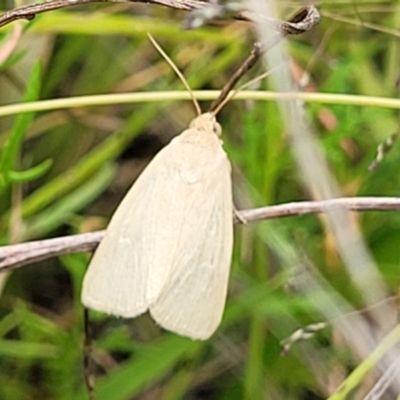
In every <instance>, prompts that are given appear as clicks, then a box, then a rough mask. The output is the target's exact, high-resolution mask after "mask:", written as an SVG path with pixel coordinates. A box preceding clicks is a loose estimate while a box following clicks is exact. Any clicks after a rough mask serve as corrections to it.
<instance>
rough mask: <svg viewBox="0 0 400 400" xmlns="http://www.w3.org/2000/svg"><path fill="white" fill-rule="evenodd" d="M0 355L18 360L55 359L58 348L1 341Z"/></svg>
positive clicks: (41, 344)
mask: <svg viewBox="0 0 400 400" xmlns="http://www.w3.org/2000/svg"><path fill="white" fill-rule="evenodd" d="M0 355H1V356H7V357H17V358H49V357H51V358H53V357H55V356H56V347H55V346H52V345H49V344H44V343H27V342H21V341H17V340H0Z"/></svg>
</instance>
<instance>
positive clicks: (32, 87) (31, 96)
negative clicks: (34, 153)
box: [0, 62, 41, 184]
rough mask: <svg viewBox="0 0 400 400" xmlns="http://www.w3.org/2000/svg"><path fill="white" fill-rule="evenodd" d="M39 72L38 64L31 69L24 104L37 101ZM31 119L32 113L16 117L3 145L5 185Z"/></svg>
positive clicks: (0, 162) (1, 168) (1, 162)
mask: <svg viewBox="0 0 400 400" xmlns="http://www.w3.org/2000/svg"><path fill="white" fill-rule="evenodd" d="M40 70H41V69H40V63H39V62H38V63H37V64H36V65H35V67H34V68H33V71H32V74H31V76H30V78H29V80H28V83H27V89H26V92H25V96H24V102H31V101H35V100H37V99H38V96H39V90H40ZM33 117H34V113H26V114H20V115H18V116H17V118H16V120H15V123H14V126H13V128H12V130H11V133H10V137H9V138H8V140H7V141H6V143H5V145H4V149H3V151H2V154H1V157H0V175H1V176H2V178H3V180H4V183H5V184H8V183H9V181H10V178H9V172H10V171H11V170H12V169H13V168H15V161H16V158H17V155H18V151H19V149H20V147H21V144H22V142H23V139H24V136H25V132H26V131H27V129H28V127H29V125H30V123H31V122H32V120H33Z"/></svg>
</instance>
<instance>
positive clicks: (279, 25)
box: [209, 6, 321, 112]
mask: <svg viewBox="0 0 400 400" xmlns="http://www.w3.org/2000/svg"><path fill="white" fill-rule="evenodd" d="M247 14H248V18H253V20H254V21H255V20H256V17H255V16H254V17H251V15H252V14H250V13H247ZM258 18H259V19H260V18H261V20H262V23H264V22H265V21H266V19H265V18H266V17H264V16H261V17H258ZM268 20H271V22H273V24H274V27H275V29H276V30H278V31H279V33H278V34H276V35H275V36H274V37H272V38H271V39H270V40H269V42H268V43H264V44H261V43H255V44H254V47H253V50H252V52H251V53H250V55H249V56H248V57H247V59H246V60H245V61H244V62H243V63H242V65H241V66H240V67H239V68H238V69H237V71H236V72H235V73H234V74H233V75H232V77H231V78H230V79H229V81H228V82H227V83H226V84H225V86H224V87H223V88H222V90H221V93H220V95H219V96H218V98H217V99H215V100H214V101H213V103H212V104H211V106H210V110H209V111H210V112H214V111H216V110H217V109H219V107H220V105H221V104H222V103H223V102H224V100H225V99H226V98H227V96H228V95H229V93H230V91H231V90H233V88H234V87H235V86H236V84H237V82H238V81H239V79H240V78H241V77H242V76H243V75H245V74H246V72H247V71H249V70H250V69H251V68H253V67H254V65H256V64H257V62H258V61H259V60H260V58H262V56H263V55H264V54H265V53H266V52H267V51H268V50H270V49H271V48H272V47H274V46H275V45H276V44H278V43H279V42H280V40H281V39H282V38H284V37H285V36H287V35H299V34H301V33H304V32H308V31H309V30H311V29H312V28H313V27H314V26H315V25H317V24H319V22H320V20H321V16H320V14H319V12H318V10H317V9H316V8H315V7H314V6H309V7H305V8H303V9H301V10H300V11H298V12H297V13H296V14H295V15H294V16H293V17H292V18H291V19H290V20H289V21H287V22H286V21H280V20H276V19H274V18H269V19H268Z"/></svg>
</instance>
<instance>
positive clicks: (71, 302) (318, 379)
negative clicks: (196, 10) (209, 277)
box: [0, 0, 400, 400]
mask: <svg viewBox="0 0 400 400" xmlns="http://www.w3.org/2000/svg"><path fill="white" fill-rule="evenodd" d="M278 3H279V7H280V8H279V15H280V16H281V17H282V18H286V17H288V16H290V15H291V14H292V13H293V12H294V11H296V10H297V9H298V8H299V7H300V6H302V2H300V1H297V2H278ZM283 3H285V4H283ZM0 6H1V7H2V8H3V10H6V9H10V8H12V7H14V6H17V5H14V4H11V2H7V3H6V4H4V3H0ZM318 9H319V10H320V12H321V15H322V20H321V23H320V25H318V26H317V27H316V28H314V29H313V30H312V31H310V32H308V33H306V34H304V35H300V36H296V37H290V39H289V41H288V45H289V50H290V54H291V56H292V60H291V71H292V74H293V76H294V78H295V80H297V82H298V83H300V77H301V76H303V73H306V74H309V77H310V82H309V84H308V85H307V86H306V89H305V90H307V91H310V92H316V93H319V94H320V95H319V96H317V97H316V98H315V99H314V101H309V102H306V110H307V113H308V115H309V117H310V119H311V120H312V121H313V123H314V128H315V129H314V130H315V134H316V136H317V138H318V143H319V145H320V146H321V148H322V150H323V154H324V155H325V158H326V161H327V163H328V164H329V167H330V170H331V172H332V174H333V175H334V177H335V178H336V180H337V182H338V186H339V188H340V191H341V194H342V195H344V196H397V195H398V193H399V187H400V174H399V173H398V160H399V157H400V150H399V149H400V147H399V146H398V145H396V144H395V145H394V146H393V148H392V149H391V151H390V153H389V154H387V156H386V157H385V159H384V160H383V161H382V162H381V164H380V165H379V167H378V168H377V169H376V170H375V171H369V170H368V166H369V165H370V164H371V163H372V161H373V159H374V157H375V151H376V148H377V146H378V144H379V143H381V142H382V141H383V140H385V139H386V138H387V137H389V136H390V135H391V134H393V133H395V132H397V130H398V110H397V109H396V107H397V108H400V102H398V103H395V104H394V105H393V103H392V105H391V107H390V108H389V107H384V106H382V105H378V104H377V103H374V99H373V98H371V99H370V102H369V103H368V104H367V103H366V102H364V103H363V105H362V106H360V105H357V104H354V103H355V102H354V101H353V100H352V98H351V97H350V96H348V95H359V96H379V97H385V98H388V99H390V98H397V97H398V84H397V83H396V82H397V81H398V79H399V61H400V44H399V40H398V36H399V32H398V31H397V30H396V28H397V27H398V26H399V25H400V4H399V2H397V1H395V0H369V1H368V0H357V1H351V0H336V1H326V0H321V1H320V2H319V5H318ZM184 18H185V13H184V12H178V11H174V10H170V9H164V8H162V7H157V6H154V5H153V6H152V5H147V4H144V3H143V4H123V3H121V4H118V3H114V4H112V3H111V4H100V5H87V6H84V7H76V8H69V9H64V10H62V11H54V12H49V13H45V14H42V15H38V16H37V17H36V18H35V19H34V20H33V21H31V22H21V21H17V22H14V23H12V24H9V25H7V26H6V27H4V28H1V30H0V60H1V62H2V63H1V65H0V88H1V90H0V104H1V106H0V115H1V119H0V147H1V155H0V178H1V179H0V184H1V186H0V241H1V242H0V244H2V245H7V244H11V243H19V242H23V241H28V240H35V239H44V238H50V237H59V236H63V235H72V234H76V233H80V232H88V231H94V230H98V229H103V228H105V227H106V226H107V222H108V220H109V218H110V216H111V215H112V213H113V211H114V210H115V208H116V207H117V205H118V203H119V201H120V200H121V199H122V197H123V195H124V194H125V193H126V191H127V190H128V188H129V187H130V186H131V185H132V183H133V182H134V180H135V179H136V177H137V176H138V175H139V174H140V172H141V171H142V170H143V168H144V167H145V165H146V164H147V163H148V162H149V160H150V159H151V157H152V156H153V155H154V154H155V153H156V152H157V151H158V150H159V149H160V148H161V146H163V145H165V144H166V143H168V141H169V140H170V139H171V138H172V137H173V136H174V135H176V134H178V133H179V132H181V131H182V130H183V129H184V128H185V127H187V126H188V123H189V122H190V120H191V119H192V118H193V117H194V116H195V113H194V109H193V106H192V104H191V102H190V101H189V100H187V98H188V96H187V94H186V93H184V92H183V89H182V84H181V83H180V82H179V80H178V78H177V77H176V75H175V73H174V72H173V71H172V70H171V68H170V67H169V66H168V64H167V63H166V62H165V60H163V59H162V58H161V57H160V55H159V54H158V53H157V52H156V51H155V49H154V47H153V46H152V45H151V43H150V42H149V40H148V38H147V36H146V33H147V32H150V33H151V34H152V35H153V36H154V37H155V39H156V40H157V41H158V42H159V43H160V44H161V45H162V47H163V48H164V49H165V51H166V52H167V53H168V54H169V56H170V57H171V58H172V59H173V60H174V62H175V63H176V64H177V65H178V67H179V68H180V69H181V70H182V71H183V73H184V75H185V77H186V79H187V80H188V81H189V84H190V86H191V87H192V88H193V89H195V90H208V89H213V90H216V89H220V88H222V87H223V85H224V84H225V83H226V81H227V80H228V79H229V77H230V76H231V75H232V73H233V72H234V71H235V69H236V68H237V67H238V66H239V65H240V63H241V62H242V61H243V60H244V59H245V58H246V57H247V56H248V54H249V53H250V51H251V48H252V45H253V42H254V41H255V40H256V39H255V31H254V29H253V27H252V25H251V24H249V23H246V22H240V21H232V20H229V21H223V22H222V21H219V22H218V23H216V24H211V25H207V26H202V27H200V28H199V29H195V30H187V31H182V30H181V23H182V20H183V19H184ZM14 42H15V43H16V44H17V45H16V46H15V48H14V49H13V51H12V52H10V54H7V53H6V51H7V50H6V48H7V46H9V45H10V43H14ZM4 55H6V56H4ZM264 71H265V68H264V67H263V66H262V65H261V64H260V65H259V66H257V68H255V70H254V71H252V73H251V74H249V75H248V76H246V78H245V79H243V81H246V79H250V77H251V76H256V75H258V74H260V73H262V72H264ZM258 85H259V88H260V89H266V90H271V88H272V86H271V83H270V82H269V81H268V79H267V80H264V81H263V82H261V83H258ZM173 91H182V92H179V93H178V96H181V99H183V98H185V99H186V100H180V101H178V100H171V99H170V98H171V92H173ZM121 93H135V94H137V96H138V97H137V98H136V100H135V102H126V101H124V102H123V101H120V99H121V98H120V97H119V96H120V94H121ZM149 93H153V96H152V98H150V99H149V98H147V97H146V95H148V94H149ZM182 93H183V94H182ZM325 93H334V94H338V95H341V96H340V97H339V96H338V97H337V98H336V101H335V103H336V104H330V101H329V98H328V96H326V97H324V94H325ZM98 94H108V95H109V96H107V97H104V98H102V99H101V102H97V103H96V104H95V105H93V103H92V104H91V103H90V98H89V100H88V103H87V104H86V105H81V104H82V103H80V101H81V99H82V98H81V96H91V95H98ZM141 96H142V98H141ZM207 96H208V100H211V97H212V96H209V95H208V94H207V93H205V97H207ZM48 99H59V100H60V102H59V103H58V105H57V106H56V107H55V108H52V109H47V110H46V111H37V112H28V113H27V112H24V111H26V107H27V103H26V102H32V101H39V104H42V105H43V106H44V105H45V101H46V100H48ZM331 103H332V102H331ZM10 104H14V105H15V106H14V109H10V108H7V106H8V105H10ZM208 105H209V102H208V101H204V102H202V107H203V110H207V106H208ZM218 119H219V121H220V123H221V125H222V127H223V140H224V148H225V149H226V151H227V153H228V154H229V157H230V159H231V162H232V165H233V182H234V197H235V199H236V205H237V207H238V208H239V209H242V208H253V207H259V206H264V205H272V204H280V203H286V202H292V201H300V200H308V199H312V198H313V197H312V194H311V191H310V186H306V185H305V184H304V181H303V176H302V174H301V173H300V171H301V169H300V168H299V167H298V164H297V163H296V160H295V157H294V156H293V154H294V153H293V151H292V150H293V146H292V143H291V140H290V139H289V136H288V131H287V128H286V126H285V124H284V122H285V121H284V119H282V117H281V114H280V112H279V107H278V105H277V104H276V102H275V101H273V100H268V101H260V100H252V99H251V98H250V99H248V100H245V101H244V100H237V99H236V100H233V101H231V102H230V103H229V104H227V105H226V107H225V108H224V109H223V110H222V111H221V113H220V115H219V117H218ZM316 173H317V171H316ZM351 221H352V224H354V226H358V227H359V229H360V230H361V232H362V237H363V239H364V241H365V244H366V248H367V249H368V252H369V253H370V255H371V259H373V260H374V262H375V263H376V267H377V270H376V271H378V274H377V275H376V278H374V279H372V280H371V279H370V276H371V275H369V276H366V275H365V274H366V273H367V272H366V271H371V270H368V269H367V265H366V264H365V262H364V261H365V260H368V262H369V259H368V257H367V256H366V257H367V258H360V259H358V263H357V261H356V262H355V263H353V264H351V262H350V263H349V262H348V259H346V255H345V254H343V252H342V251H343V249H342V248H340V245H339V244H338V240H337V237H336V236H335V235H334V234H333V233H332V231H331V229H330V225H329V221H328V219H327V218H326V217H325V216H321V215H319V216H310V215H307V216H297V217H291V218H284V219H275V220H268V221H262V222H256V223H251V224H247V225H244V226H241V225H240V226H238V225H237V226H236V228H235V249H234V258H233V263H232V270H231V279H230V289H229V297H228V301H227V306H226V311H225V316H224V321H223V323H222V324H221V327H220V329H219V330H218V332H217V333H216V334H215V335H214V336H213V337H212V338H211V339H210V340H208V341H206V342H197V341H191V340H189V339H187V338H183V337H179V336H177V335H174V334H172V333H168V332H165V331H162V330H161V329H159V327H157V326H156V325H155V324H154V322H153V321H152V320H151V318H150V317H149V316H148V315H144V316H142V317H140V318H137V319H135V320H119V319H115V318H112V317H109V316H106V315H103V314H97V313H90V320H91V328H92V334H93V336H94V338H95V343H94V349H93V359H94V360H95V362H96V365H97V370H96V393H97V398H98V399H99V400H103V399H104V400H109V399H113V400H123V399H163V400H173V399H218V400H223V399H246V400H258V399H260V400H261V399H285V400H299V399H307V400H309V399H328V398H330V399H336V400H337V399H350V398H351V399H353V398H354V399H364V398H367V397H366V396H367V393H369V392H370V391H371V390H373V389H372V388H374V385H375V384H376V383H377V382H379V379H380V376H381V375H380V374H379V373H378V371H379V369H375V367H376V366H377V365H378V363H379V360H381V358H382V354H387V353H389V354H392V355H394V356H397V359H399V357H398V356H399V355H398V354H397V355H396V353H395V351H394V350H393V347H392V346H393V345H394V344H396V343H398V342H399V340H400V335H399V333H398V330H399V329H398V328H395V322H394V321H395V308H394V305H395V303H396V300H397V297H396V296H397V290H398V284H399V276H400V274H399V258H400V257H399V241H400V229H399V227H400V215H399V213H398V212H394V211H392V212H371V213H363V214H353V215H352V220H351ZM349 229H350V226H349ZM350 244H352V243H350ZM89 259H90V254H88V253H79V254H70V255H66V256H62V257H59V258H50V259H47V260H45V261H42V262H40V263H36V264H32V265H29V266H24V267H22V268H20V269H18V270H15V271H12V272H10V273H8V274H7V275H6V274H4V273H3V274H2V275H1V280H2V284H3V292H2V297H1V299H0V399H5V400H9V399H12V400H20V399H21V400H22V399H41V400H47V399H57V400H62V399H65V400H67V399H84V398H86V397H87V394H86V389H85V382H84V372H85V371H84V367H83V352H84V350H83V342H84V328H83V309H82V306H81V304H80V288H81V282H82V278H83V275H84V273H85V270H86V267H87V265H88V262H89ZM361 260H362V261H361ZM349 264H351V265H353V266H354V265H355V267H357V268H358V270H357V272H355V273H354V270H352V269H351V267H350V266H349ZM372 271H373V270H372ZM355 277H359V278H360V280H359V281H357V279H355ZM364 278H365V280H364V282H366V286H365V285H364V284H363V283H362V281H363V279H364ZM380 280H382V285H381V286H380V285H379V284H380ZM360 281H361V283H360ZM371 281H372V282H375V283H376V285H372V286H371ZM378 289H381V292H379V290H378ZM377 299H380V300H379V301H378V300H377ZM381 307H382V308H381ZM321 321H326V322H328V325H327V326H326V327H325V328H323V329H320V330H318V331H317V332H316V333H315V334H314V335H311V337H309V338H307V340H301V341H298V342H295V343H293V344H292V346H290V348H289V349H288V351H287V354H283V353H282V348H281V342H282V341H285V340H287V339H288V338H289V337H290V336H291V335H292V334H293V333H294V332H295V331H297V330H298V329H301V328H304V327H307V326H309V325H310V324H314V323H317V322H321ZM377 327H378V328H379V329H381V330H380V334H379V335H378V334H377V336H376V337H375V340H376V341H375V342H374V345H373V346H372V348H371V347H369V348H368V346H367V342H368V338H370V336H371V334H372V333H373V332H375V331H377ZM389 332H391V334H390V336H388V337H386V338H385V337H384V336H383V334H385V333H387V334H389ZM358 344H359V345H360V346H357V345H358ZM361 344H362V345H365V346H361ZM374 348H376V349H375V352H374V353H372V357H371V358H367V356H368V354H370V353H371V352H372V350H373V349H374ZM371 368H372V371H370V369H371ZM387 369H388V364H384V368H383V370H387ZM397 371H398V370H397ZM399 375H400V374H399V373H397V376H399ZM394 376H395V378H396V379H397V377H396V375H395V374H394ZM342 382H345V386H344V389H343V390H341V391H339V392H336V393H335V391H336V390H337V389H338V387H339V385H340V384H341V383H342ZM393 388H396V386H395V385H394V386H393V387H392V388H391V389H390V388H389V389H387V390H386V391H385V393H383V394H382V395H380V397H377V396H376V397H373V398H379V399H394V398H396V396H398V393H399V392H400V390H399V382H398V384H397V392H396V390H394V389H393ZM370 398H371V399H372V397H370Z"/></svg>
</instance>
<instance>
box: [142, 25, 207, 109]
mask: <svg viewBox="0 0 400 400" xmlns="http://www.w3.org/2000/svg"><path fill="white" fill-rule="evenodd" d="M147 36H148V38H149V39H150V42H151V43H152V44H153V46H154V47H155V48H156V50H157V51H158V52H159V53H160V54H161V55H162V56H163V58H164V59H165V61H166V62H167V63H168V64H169V66H170V67H171V68H172V69H173V70H174V71H175V73H176V74H177V75H178V77H179V79H180V80H181V82H182V83H183V85H184V86H185V88H186V90H187V91H188V92H189V93H190V97H191V98H192V101H193V105H194V108H195V110H196V113H197V115H201V108H200V105H199V103H198V101H197V100H196V98H195V97H194V94H193V91H192V89H191V88H190V86H189V83H188V82H187V80H186V79H185V77H184V76H183V74H182V72H181V71H179V68H178V67H177V66H176V65H175V63H174V62H173V61H172V60H171V59H170V58H169V57H168V55H167V54H166V53H165V51H164V50H163V49H162V48H161V46H160V45H159V44H158V43H157V42H156V40H155V39H154V38H153V36H151V34H150V33H148V34H147Z"/></svg>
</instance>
